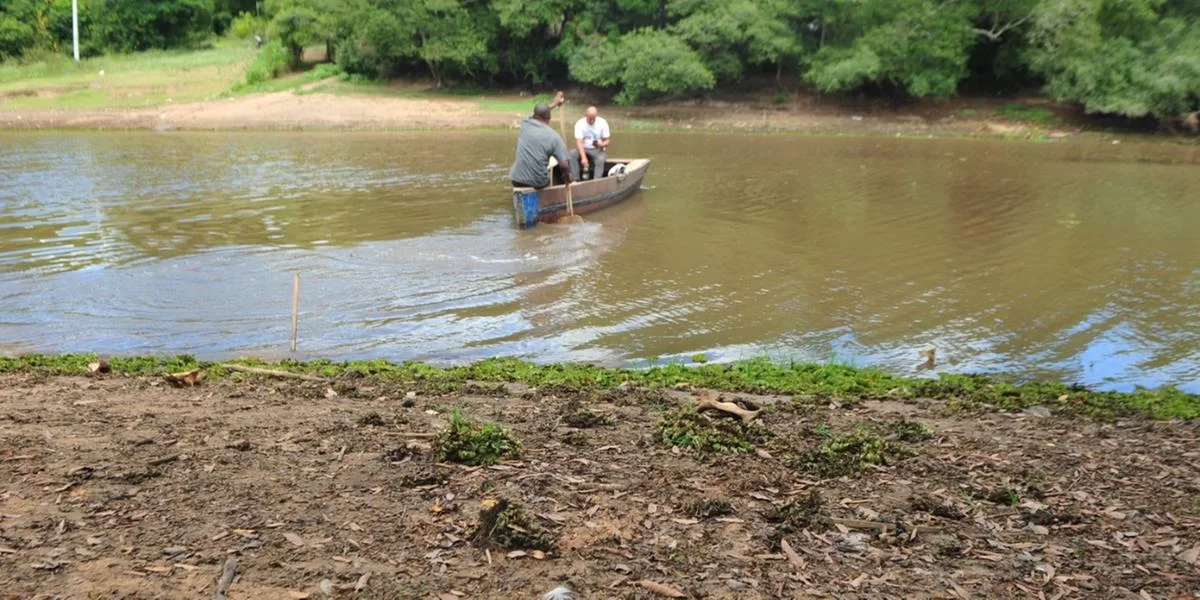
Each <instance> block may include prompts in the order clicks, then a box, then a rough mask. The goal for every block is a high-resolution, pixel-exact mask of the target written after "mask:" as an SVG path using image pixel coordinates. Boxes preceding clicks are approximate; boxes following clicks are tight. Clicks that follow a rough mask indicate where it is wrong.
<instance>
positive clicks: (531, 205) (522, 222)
mask: <svg viewBox="0 0 1200 600" xmlns="http://www.w3.org/2000/svg"><path fill="white" fill-rule="evenodd" d="M539 197H540V195H539V194H538V192H537V190H534V191H532V192H513V214H514V215H515V217H516V220H517V226H518V227H521V228H528V227H533V226H534V225H537V224H538V204H539V202H538V200H539Z"/></svg>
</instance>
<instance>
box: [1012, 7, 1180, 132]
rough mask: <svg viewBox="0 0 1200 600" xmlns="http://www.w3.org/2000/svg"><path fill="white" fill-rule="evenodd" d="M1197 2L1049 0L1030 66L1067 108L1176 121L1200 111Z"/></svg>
mask: <svg viewBox="0 0 1200 600" xmlns="http://www.w3.org/2000/svg"><path fill="white" fill-rule="evenodd" d="M1195 4H1196V3H1195V2H1186V1H1183V2H1166V1H1164V0H1045V1H1043V2H1042V3H1041V4H1040V5H1039V6H1038V8H1037V10H1036V12H1035V13H1034V16H1033V19H1032V21H1033V25H1032V32H1031V34H1030V39H1031V45H1032V47H1031V49H1030V51H1029V63H1030V65H1031V66H1032V68H1033V69H1034V71H1035V72H1037V73H1039V74H1041V75H1042V76H1043V77H1045V78H1046V89H1047V91H1048V92H1049V93H1050V94H1051V95H1052V96H1053V97H1054V98H1056V99H1058V100H1060V101H1074V102H1079V103H1080V104H1082V105H1083V107H1084V109H1085V110H1086V111H1088V112H1093V113H1111V114H1118V115H1123V116H1127V117H1144V116H1153V117H1156V118H1159V119H1170V118H1173V117H1176V116H1178V115H1180V114H1182V113H1185V112H1188V111H1192V110H1196V109H1197V108H1198V107H1200V23H1198V22H1197V20H1196V17H1197V14H1196V12H1195V11H1196V10H1197V8H1196V6H1195Z"/></svg>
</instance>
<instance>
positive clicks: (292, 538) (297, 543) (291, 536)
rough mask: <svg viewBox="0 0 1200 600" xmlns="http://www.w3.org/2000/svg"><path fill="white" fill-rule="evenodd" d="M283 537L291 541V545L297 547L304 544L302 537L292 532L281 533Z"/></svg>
mask: <svg viewBox="0 0 1200 600" xmlns="http://www.w3.org/2000/svg"><path fill="white" fill-rule="evenodd" d="M283 537H284V539H286V540H287V541H289V542H291V543H292V545H293V546H295V547H297V548H299V547H301V546H303V545H304V538H302V537H300V536H298V535H296V534H294V533H285V534H283Z"/></svg>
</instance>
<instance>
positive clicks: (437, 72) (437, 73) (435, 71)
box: [425, 60, 442, 90]
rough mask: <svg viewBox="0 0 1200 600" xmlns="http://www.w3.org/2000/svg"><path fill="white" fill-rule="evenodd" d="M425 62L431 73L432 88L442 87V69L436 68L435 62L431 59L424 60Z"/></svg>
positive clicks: (438, 88)
mask: <svg viewBox="0 0 1200 600" xmlns="http://www.w3.org/2000/svg"><path fill="white" fill-rule="evenodd" d="M425 64H427V65H429V73H430V74H432V75H433V88H434V89H436V90H440V89H442V71H441V69H439V68H438V66H437V63H436V62H434V61H432V60H426V61H425Z"/></svg>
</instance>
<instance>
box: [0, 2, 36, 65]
mask: <svg viewBox="0 0 1200 600" xmlns="http://www.w3.org/2000/svg"><path fill="white" fill-rule="evenodd" d="M33 40H34V36H33V27H30V26H29V25H26V24H25V23H22V22H21V21H19V20H18V19H17V18H16V17H14V16H12V15H9V14H6V13H0V60H2V59H4V58H7V57H10V56H20V55H21V54H22V53H24V52H25V49H26V48H28V47H30V46H32V45H33Z"/></svg>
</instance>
